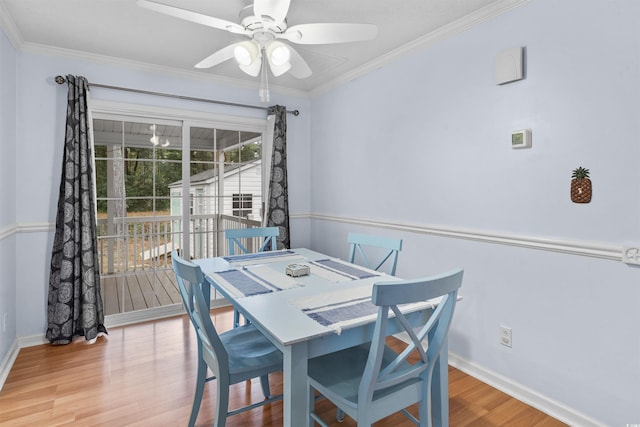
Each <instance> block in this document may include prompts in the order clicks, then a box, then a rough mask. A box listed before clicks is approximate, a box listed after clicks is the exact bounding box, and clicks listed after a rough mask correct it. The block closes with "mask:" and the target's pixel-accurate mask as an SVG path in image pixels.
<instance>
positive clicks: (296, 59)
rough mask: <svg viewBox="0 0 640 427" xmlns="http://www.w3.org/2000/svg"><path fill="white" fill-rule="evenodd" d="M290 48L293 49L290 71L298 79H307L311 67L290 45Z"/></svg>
mask: <svg viewBox="0 0 640 427" xmlns="http://www.w3.org/2000/svg"><path fill="white" fill-rule="evenodd" d="M289 50H290V51H291V56H290V58H289V62H290V63H291V69H289V72H290V73H291V74H292V75H293V77H295V78H297V79H306V78H307V77H309V76H310V75H311V68H309V65H308V64H307V62H306V61H305V60H304V59H303V58H302V56H300V54H299V53H298V52H297V51H296V50H295V49H294V48H292V47H291V46H289Z"/></svg>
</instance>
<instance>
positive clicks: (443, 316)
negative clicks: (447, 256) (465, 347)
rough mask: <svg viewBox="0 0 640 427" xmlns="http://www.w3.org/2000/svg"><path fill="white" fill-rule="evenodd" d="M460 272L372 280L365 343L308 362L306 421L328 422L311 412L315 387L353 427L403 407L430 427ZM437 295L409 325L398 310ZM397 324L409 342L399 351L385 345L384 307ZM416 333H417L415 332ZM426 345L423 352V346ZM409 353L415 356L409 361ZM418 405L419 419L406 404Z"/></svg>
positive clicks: (418, 423)
mask: <svg viewBox="0 0 640 427" xmlns="http://www.w3.org/2000/svg"><path fill="white" fill-rule="evenodd" d="M462 274H463V272H462V270H461V269H457V270H454V271H451V272H449V273H445V274H441V275H437V276H432V277H427V278H422V279H417V280H406V281H400V282H383V283H376V284H374V286H373V291H372V301H373V303H374V304H375V305H377V306H378V317H377V319H376V324H375V329H374V332H373V339H372V341H371V344H370V345H362V346H356V347H352V348H348V349H345V350H341V351H338V352H336V353H330V354H328V355H325V356H320V357H317V358H314V359H311V360H310V361H309V370H308V372H309V374H308V375H309V386H310V387H309V404H310V408H311V411H310V413H309V416H310V423H311V424H313V420H315V421H317V422H318V423H319V424H320V425H322V426H323V427H328V425H327V424H326V423H325V422H324V421H322V420H321V419H320V417H319V416H318V415H317V414H316V413H315V409H314V404H315V391H314V390H317V391H319V392H320V395H321V396H323V397H326V398H327V399H329V400H330V401H332V402H333V403H334V404H335V405H336V406H337V407H338V408H339V409H340V410H341V411H344V412H345V413H346V414H347V415H349V416H350V417H352V418H354V419H355V420H356V421H357V424H358V427H363V426H370V425H371V424H372V423H374V422H375V421H377V420H379V419H381V418H384V417H386V416H388V415H391V414H393V413H395V412H398V411H402V412H403V413H404V414H405V415H407V416H408V417H409V418H410V419H411V420H412V421H413V422H414V423H415V424H416V425H419V426H421V427H427V426H429V427H431V425H432V421H431V398H430V395H431V394H430V390H431V382H432V381H431V380H432V375H433V368H434V366H435V363H436V361H437V360H438V357H439V354H440V350H441V349H442V346H443V344H444V342H446V337H447V333H448V331H449V325H450V324H451V319H452V317H453V311H454V308H455V304H456V298H457V293H458V289H459V288H460V285H461V284H462ZM439 296H442V300H441V302H440V303H439V304H438V306H437V308H436V309H435V310H434V311H433V314H432V315H431V316H430V317H427V319H426V320H424V319H423V320H422V321H421V324H417V325H416V324H411V323H410V322H409V321H408V320H407V318H406V317H405V316H404V315H403V314H402V313H401V312H400V310H399V308H398V306H399V305H401V304H407V303H413V302H418V301H425V300H428V299H430V298H436V297H439ZM390 310H391V311H392V312H393V314H394V315H395V318H396V319H397V320H399V321H400V323H401V324H402V329H404V332H406V333H407V334H408V335H409V337H410V339H411V342H410V343H409V345H408V346H407V348H406V349H405V350H404V351H402V352H401V353H400V354H398V353H396V352H395V351H394V350H392V349H391V348H389V347H388V346H387V345H386V344H385V339H386V337H387V323H388V322H389V321H390V319H389V311H390ZM414 331H416V332H414ZM425 343H427V344H428V347H427V350H426V351H425V350H424V344H425ZM412 353H414V354H415V353H417V354H418V355H419V360H418V361H417V362H415V363H412V362H409V360H408V356H409V355H410V354H412ZM415 403H418V411H419V418H420V419H419V420H418V419H416V418H415V417H414V416H413V415H411V414H410V413H409V412H408V411H407V410H406V408H407V407H408V406H411V405H413V404H415Z"/></svg>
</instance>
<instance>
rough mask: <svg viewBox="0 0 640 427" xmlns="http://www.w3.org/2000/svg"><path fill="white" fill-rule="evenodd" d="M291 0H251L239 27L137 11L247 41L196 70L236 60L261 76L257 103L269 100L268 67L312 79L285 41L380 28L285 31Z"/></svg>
mask: <svg viewBox="0 0 640 427" xmlns="http://www.w3.org/2000/svg"><path fill="white" fill-rule="evenodd" d="M290 3H291V0H254V2H253V4H249V5H247V6H245V7H243V8H242V9H241V10H240V24H237V23H235V22H231V21H227V20H225V19H220V18H215V17H213V16H209V15H204V14H201V13H198V12H193V11H190V10H187V9H181V8H179V7H174V6H169V5H166V4H163V3H158V2H156V1H152V0H137V4H138V6H141V7H144V8H146V9H150V10H153V11H156V12H160V13H164V14H166V15H170V16H174V17H176V18H180V19H185V20H187V21H191V22H195V23H198V24H201V25H206V26H208V27H212V28H217V29H220V30H225V31H229V32H231V33H234V34H240V35H244V36H247V37H249V38H250V39H249V40H244V41H241V42H237V43H233V44H230V45H229V46H226V47H224V48H222V49H220V50H218V51H217V52H214V53H213V54H211V55H209V56H208V57H206V58H204V59H203V60H202V61H200V62H198V63H197V64H196V65H195V67H196V68H209V67H213V66H215V65H218V64H220V63H222V62H225V61H227V60H229V59H232V58H235V59H236V61H237V62H238V65H239V67H240V69H241V70H242V71H244V72H245V73H247V74H249V75H250V76H253V77H255V76H257V75H258V74H260V73H261V87H260V98H261V99H262V101H263V102H268V101H269V89H268V82H267V80H268V79H267V70H266V64H267V63H268V64H269V68H270V70H271V73H273V75H274V76H276V77H277V76H280V75H282V74H284V73H286V72H289V73H291V75H293V76H294V77H296V78H298V79H304V78H306V77H309V76H310V75H311V68H309V65H308V64H307V63H306V61H305V60H304V59H303V58H302V56H300V54H299V53H298V52H296V51H295V49H293V48H292V47H291V46H290V45H289V44H287V43H283V42H282V41H281V40H286V41H288V42H291V43H296V44H310V45H311V44H333V43H348V42H355V41H363V40H371V39H374V38H375V37H376V35H377V33H378V28H377V27H376V26H375V25H373V24H350V23H312V24H299V25H293V26H291V27H289V26H288V25H287V13H288V12H289V4H290Z"/></svg>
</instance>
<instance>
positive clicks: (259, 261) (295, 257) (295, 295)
mask: <svg viewBox="0 0 640 427" xmlns="http://www.w3.org/2000/svg"><path fill="white" fill-rule="evenodd" d="M262 254H266V255H260V254H254V255H253V256H251V255H249V256H247V255H244V256H243V255H236V256H230V257H217V258H207V259H197V260H194V261H193V262H194V263H196V264H198V265H200V267H201V268H202V271H203V273H204V274H205V276H206V279H207V281H208V282H209V283H210V284H211V286H212V287H214V288H215V289H216V290H217V291H218V292H220V293H221V294H222V295H223V296H224V297H225V298H226V299H227V300H228V301H229V302H230V303H231V304H233V305H234V307H235V308H237V309H238V310H239V311H240V312H241V313H242V314H243V315H244V316H245V317H246V318H247V319H249V320H250V321H251V323H253V324H254V325H255V327H256V328H257V329H259V330H260V331H261V332H262V333H263V334H264V335H265V336H266V337H267V338H268V339H269V340H270V341H271V342H273V344H274V345H275V346H276V347H277V348H278V349H280V351H282V354H283V400H284V413H283V419H284V426H285V427H304V426H309V423H310V421H309V416H308V413H309V399H308V391H307V362H308V360H309V359H310V358H313V357H316V356H321V355H324V354H328V353H332V352H335V351H338V350H341V349H344V348H348V347H351V346H354V345H358V344H362V343H366V342H369V341H371V337H372V333H373V328H374V324H375V315H374V316H369V317H365V318H360V319H357V320H356V321H355V323H352V324H350V323H349V322H346V323H345V324H342V325H340V324H339V323H338V324H331V325H327V324H321V322H319V321H317V319H314V318H312V317H311V316H310V315H308V314H306V313H305V312H304V311H303V309H304V304H305V303H308V302H309V301H324V300H327V301H329V300H330V299H331V298H334V299H335V298H336V296H339V295H341V294H342V293H343V292H347V293H349V292H355V293H359V294H363V293H367V292H368V294H369V297H370V295H371V288H372V286H373V283H376V282H382V281H392V280H399V279H398V278H396V277H393V276H389V275H387V274H384V273H380V272H375V271H373V270H368V269H366V268H364V267H362V266H355V265H353V264H349V263H347V262H345V261H342V260H336V259H333V258H331V257H329V256H327V255H324V254H321V253H318V252H315V251H311V250H308V249H292V250H286V251H275V252H270V253H262ZM327 260H328V261H327ZM325 261H327V262H328V263H329V262H331V263H333V265H334V266H338V268H339V269H342V266H345V267H344V268H345V269H347V270H348V269H349V267H350V266H351V267H353V268H354V270H353V272H348V273H347V274H343V273H342V272H341V271H338V270H336V271H333V272H332V271H331V268H325V267H324V265H323V264H322V263H321V262H325ZM291 264H301V265H306V266H310V267H311V268H310V270H311V274H308V275H305V276H301V277H291V276H287V275H286V274H285V270H286V268H287V266H289V265H291ZM328 265H329V264H328ZM239 272H243V273H245V274H249V275H254V277H258V280H257V282H260V283H262V284H268V285H265V288H266V291H260V287H259V286H257V285H256V288H258V289H249V288H246V289H245V291H246V293H247V294H249V296H247V295H244V294H243V293H242V292H241V291H239V290H238V289H236V288H235V287H234V286H231V284H232V280H231V278H230V277H231V276H229V274H231V275H237V274H239ZM350 273H353V274H350ZM367 273H369V274H367ZM342 276H344V277H342ZM349 276H351V277H349ZM367 276H368V277H367ZM249 277H251V276H249ZM227 279H229V280H228V281H227ZM209 291H210V290H206V292H205V297H207V298H208V297H209V295H207V293H208V292H209ZM431 312H432V307H424V308H422V309H421V310H417V311H415V312H413V313H411V315H410V316H412V318H413V320H414V321H424V319H425V318H428V317H429V316H430V314H431ZM410 318H411V317H410ZM395 332H396V331H395V330H393V329H391V330H390V331H389V333H390V334H392V333H395ZM447 352H448V346H447V343H446V342H445V344H444V345H443V348H442V351H441V353H440V357H439V361H438V362H437V363H436V366H435V369H434V373H433V382H432V390H431V399H432V420H433V423H434V425H435V426H448V424H449V422H448V415H449V401H448V371H447V369H448V357H447Z"/></svg>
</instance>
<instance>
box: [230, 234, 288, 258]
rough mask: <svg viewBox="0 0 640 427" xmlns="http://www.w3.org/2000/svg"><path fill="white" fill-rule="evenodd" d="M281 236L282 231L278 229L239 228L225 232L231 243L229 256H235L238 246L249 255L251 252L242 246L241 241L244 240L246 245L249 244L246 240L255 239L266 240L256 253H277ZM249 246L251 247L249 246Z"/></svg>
mask: <svg viewBox="0 0 640 427" xmlns="http://www.w3.org/2000/svg"><path fill="white" fill-rule="evenodd" d="M279 235H280V229H279V228H278V227H255V228H238V229H229V230H225V232H224V237H225V238H226V239H227V242H229V255H235V253H236V251H235V250H236V248H235V247H236V246H238V248H240V250H241V251H242V252H241V253H244V254H247V253H250V252H251V251H250V250H249V249H247V248H246V246H245V245H244V244H242V241H241V239H244V241H245V244H247V240H246V239H255V238H260V237H262V238H264V240H263V241H262V243H261V244H260V246H259V247H258V250H257V251H254V252H262V251H264V250H267V248H268V250H271V251H275V250H276V249H277V239H278V236H279ZM247 246H249V245H248V244H247Z"/></svg>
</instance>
